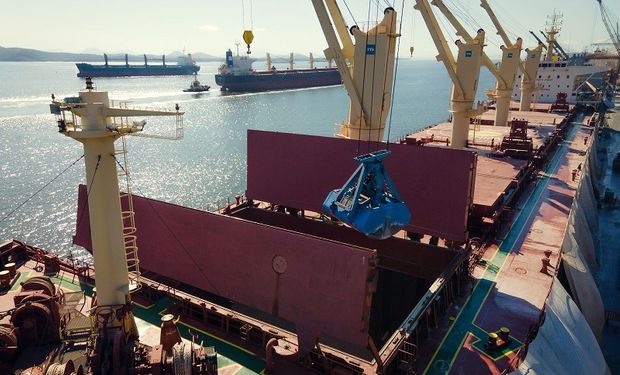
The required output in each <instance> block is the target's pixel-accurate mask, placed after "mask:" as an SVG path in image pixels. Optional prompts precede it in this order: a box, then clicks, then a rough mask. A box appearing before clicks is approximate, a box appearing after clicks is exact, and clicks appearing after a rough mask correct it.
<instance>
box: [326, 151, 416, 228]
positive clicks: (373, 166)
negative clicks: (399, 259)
mask: <svg viewBox="0 0 620 375" xmlns="http://www.w3.org/2000/svg"><path fill="white" fill-rule="evenodd" d="M389 154H390V152H389V151H388V150H381V151H377V152H373V153H369V154H366V155H360V156H357V157H355V160H357V161H358V162H360V163H361V165H360V166H359V167H358V168H357V169H356V170H355V172H354V173H353V175H352V176H351V177H350V178H349V180H348V181H347V182H346V184H344V186H343V187H342V188H341V189H336V190H332V191H331V192H330V193H329V194H328V195H327V198H325V201H324V202H323V211H325V213H327V214H329V215H331V216H333V217H335V218H337V219H338V220H340V221H342V222H344V223H346V224H348V225H350V226H351V227H353V228H354V229H356V230H358V231H359V232H361V233H363V234H364V235H366V236H368V237H370V238H374V239H378V240H383V239H386V238H389V237H391V236H392V235H394V234H395V233H396V232H398V231H399V230H401V229H402V228H403V227H404V226H405V225H407V223H409V220H411V213H410V212H409V209H408V208H407V205H405V203H404V202H403V201H402V200H401V199H400V196H399V195H398V192H397V191H396V188H395V187H394V184H393V182H392V180H391V179H390V177H389V176H388V175H387V173H386V172H385V168H384V165H383V159H384V158H385V157H386V156H388V155H389Z"/></svg>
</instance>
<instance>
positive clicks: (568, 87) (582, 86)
mask: <svg viewBox="0 0 620 375" xmlns="http://www.w3.org/2000/svg"><path fill="white" fill-rule="evenodd" d="M517 74H518V79H517V83H516V84H515V87H514V89H513V91H512V100H515V101H519V100H520V99H521V89H520V82H521V74H522V73H521V72H520V71H519V72H518V73H517ZM605 74H606V68H605V67H602V66H594V65H589V64H585V65H583V64H581V65H569V62H568V61H566V60H564V61H542V62H541V63H540V64H539V65H538V76H537V77H536V90H535V92H534V94H533V95H532V102H534V103H553V102H555V98H556V96H557V94H558V93H560V92H564V93H566V94H567V100H568V102H569V103H570V104H575V103H576V102H577V99H578V98H579V97H580V96H583V95H586V96H587V95H588V94H589V93H593V91H592V87H595V88H597V89H600V88H601V87H602V84H603V82H604V81H605ZM580 94H581V95H580Z"/></svg>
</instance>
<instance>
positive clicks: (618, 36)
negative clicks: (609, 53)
mask: <svg viewBox="0 0 620 375" xmlns="http://www.w3.org/2000/svg"><path fill="white" fill-rule="evenodd" d="M596 2H597V3H598V5H599V8H600V9H601V18H602V19H603V23H604V24H605V28H606V29H607V33H609V37H610V38H611V42H612V44H613V45H614V47H615V48H616V52H617V53H618V56H620V33H618V31H617V30H614V28H613V26H612V20H611V17H610V15H609V13H608V12H607V10H606V9H605V6H604V5H603V1H602V0H596Z"/></svg>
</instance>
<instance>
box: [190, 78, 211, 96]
mask: <svg viewBox="0 0 620 375" xmlns="http://www.w3.org/2000/svg"><path fill="white" fill-rule="evenodd" d="M210 88H211V86H209V85H203V84H201V83H200V81H199V80H198V78H197V77H196V74H194V81H193V82H192V83H191V84H190V85H189V87H188V88H186V89H183V92H205V91H209V89H210Z"/></svg>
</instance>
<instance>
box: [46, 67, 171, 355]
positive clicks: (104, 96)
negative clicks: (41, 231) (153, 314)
mask: <svg viewBox="0 0 620 375" xmlns="http://www.w3.org/2000/svg"><path fill="white" fill-rule="evenodd" d="M175 109H176V111H166V110H147V109H132V108H128V107H127V106H126V105H122V106H115V105H114V103H113V102H112V101H111V100H110V99H109V97H108V93H107V92H106V91H97V90H96V89H95V88H94V86H93V83H92V81H91V79H90V78H87V79H86V89H85V90H83V91H80V93H79V96H76V97H68V98H65V99H64V100H56V98H55V97H54V95H52V104H50V111H51V113H52V114H54V115H56V118H57V124H58V129H59V132H60V133H61V134H63V135H65V136H67V137H69V138H72V139H75V140H76V141H78V142H80V143H82V145H83V147H84V160H85V167H86V175H87V176H88V178H87V179H86V181H87V191H88V197H87V199H88V210H89V211H88V212H89V222H90V230H91V238H92V250H93V258H94V263H95V270H96V272H97V277H96V279H95V285H96V287H97V306H96V307H95V308H94V309H93V310H92V311H91V317H92V318H93V324H94V325H95V328H96V330H97V332H99V333H98V334H99V335H100V336H101V337H102V338H103V339H102V340H100V341H97V343H98V344H97V353H101V350H100V349H101V345H110V347H112V346H111V345H124V344H118V342H120V343H128V342H129V341H132V340H135V339H137V338H138V329H137V326H136V323H135V320H134V317H133V314H132V311H131V296H130V292H131V291H132V290H134V289H135V288H137V287H139V276H140V270H139V260H138V254H137V250H138V248H137V242H136V239H137V237H136V226H135V221H134V216H135V215H134V212H133V203H132V201H131V192H130V190H129V189H127V191H126V192H124V193H121V192H120V189H119V177H126V178H127V187H129V182H128V179H129V172H128V170H127V165H126V156H127V150H126V144H125V136H126V135H139V133H141V132H142V131H143V129H144V125H145V124H146V121H144V120H142V121H130V120H129V118H130V117H134V116H140V117H144V116H174V117H175V118H176V135H175V136H173V137H164V136H157V135H156V136H154V138H163V139H180V138H181V137H182V136H183V127H182V125H183V122H182V116H183V112H180V111H179V106H178V105H177V106H176V107H175ZM144 136H146V135H144ZM119 138H120V139H121V143H122V146H121V148H120V149H117V148H115V146H114V142H115V141H116V140H118V139H119ZM123 164H124V165H123ZM119 166H120V169H119ZM95 176H96V177H97V178H94V177H95ZM121 198H124V199H122V200H123V201H124V203H125V205H123V204H121ZM124 206H125V207H128V209H125V208H124ZM115 338H120V339H121V340H120V341H115V342H116V344H113V343H112V340H115ZM104 341H105V342H104ZM124 349H126V350H127V352H126V353H125V354H124V355H130V349H131V346H130V345H127V346H126V347H125V348H124Z"/></svg>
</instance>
